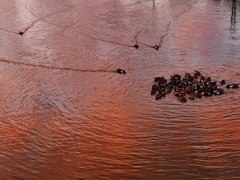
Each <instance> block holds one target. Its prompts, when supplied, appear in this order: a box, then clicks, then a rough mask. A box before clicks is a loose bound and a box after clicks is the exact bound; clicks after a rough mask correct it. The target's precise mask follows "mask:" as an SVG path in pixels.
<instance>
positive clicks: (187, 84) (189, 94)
mask: <svg viewBox="0 0 240 180" xmlns="http://www.w3.org/2000/svg"><path fill="white" fill-rule="evenodd" d="M225 84H226V81H225V80H224V79H223V80H221V81H220V82H217V81H212V79H211V77H204V76H203V75H202V74H201V73H200V72H199V71H196V70H195V71H194V74H193V75H191V74H189V73H185V75H184V76H183V77H181V76H180V75H179V74H173V75H172V76H171V77H170V81H169V82H168V81H167V79H165V78H164V77H155V78H154V84H153V85H152V91H151V95H155V94H156V97H155V99H156V100H158V99H161V98H163V97H165V96H166V94H169V93H170V92H172V91H173V92H174V95H175V96H176V97H177V98H178V99H179V100H180V101H182V102H187V98H188V99H191V100H194V99H195V98H202V96H212V95H221V94H224V92H225V91H224V89H223V86H224V85H225ZM218 86H221V87H218ZM226 88H239V84H228V85H226Z"/></svg>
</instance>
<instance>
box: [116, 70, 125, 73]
mask: <svg viewBox="0 0 240 180" xmlns="http://www.w3.org/2000/svg"><path fill="white" fill-rule="evenodd" d="M116 72H117V73H119V74H126V71H125V70H123V69H117V71H116Z"/></svg>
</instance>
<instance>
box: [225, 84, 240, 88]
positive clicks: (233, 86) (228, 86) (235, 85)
mask: <svg viewBox="0 0 240 180" xmlns="http://www.w3.org/2000/svg"><path fill="white" fill-rule="evenodd" d="M226 88H239V84H228V85H227V86H226Z"/></svg>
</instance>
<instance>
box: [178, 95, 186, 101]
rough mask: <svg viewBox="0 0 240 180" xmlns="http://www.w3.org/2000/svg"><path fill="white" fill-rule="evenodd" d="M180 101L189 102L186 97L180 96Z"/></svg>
mask: <svg viewBox="0 0 240 180" xmlns="http://www.w3.org/2000/svg"><path fill="white" fill-rule="evenodd" d="M178 99H179V100H180V101H182V102H187V99H186V97H185V96H178Z"/></svg>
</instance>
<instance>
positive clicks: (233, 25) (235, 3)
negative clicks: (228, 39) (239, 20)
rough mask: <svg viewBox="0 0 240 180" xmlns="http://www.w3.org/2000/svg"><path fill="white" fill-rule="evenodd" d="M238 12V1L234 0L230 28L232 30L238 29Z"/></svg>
mask: <svg viewBox="0 0 240 180" xmlns="http://www.w3.org/2000/svg"><path fill="white" fill-rule="evenodd" d="M236 12H237V1H236V0H233V1H232V13H231V26H230V29H231V31H232V32H234V31H235V29H236V26H235V24H236Z"/></svg>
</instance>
